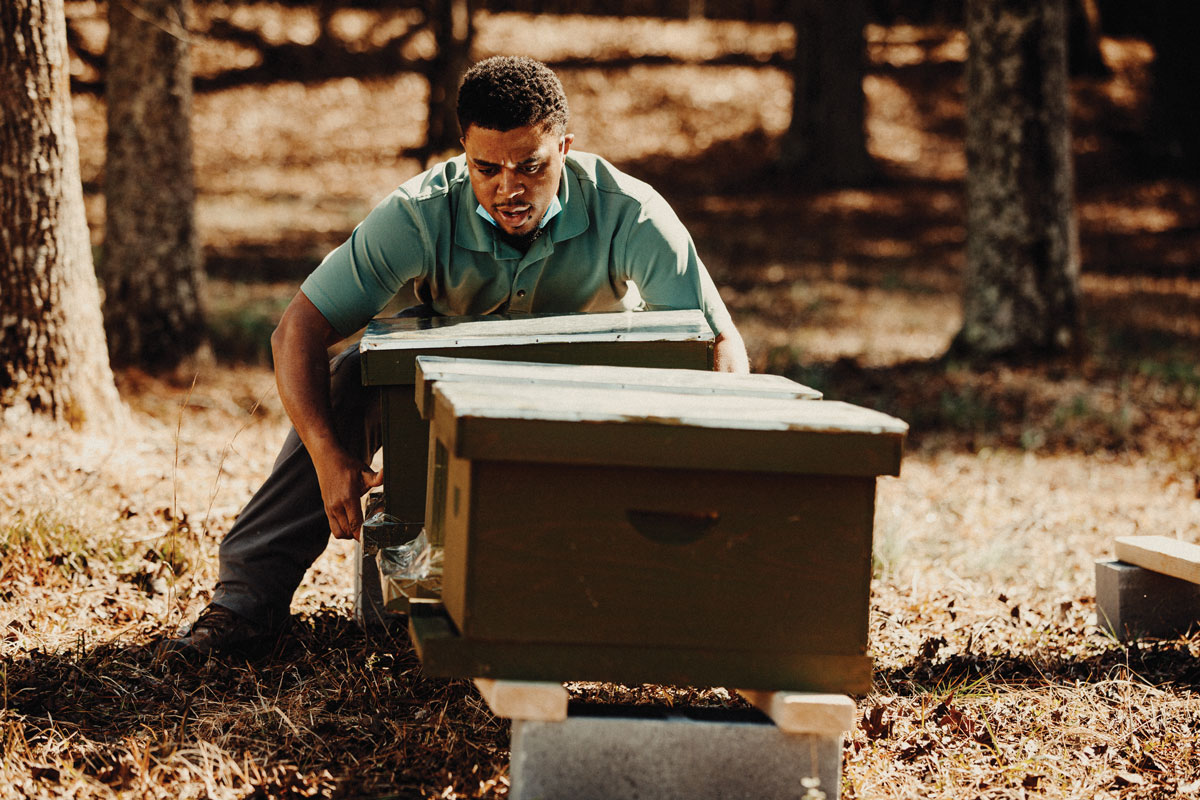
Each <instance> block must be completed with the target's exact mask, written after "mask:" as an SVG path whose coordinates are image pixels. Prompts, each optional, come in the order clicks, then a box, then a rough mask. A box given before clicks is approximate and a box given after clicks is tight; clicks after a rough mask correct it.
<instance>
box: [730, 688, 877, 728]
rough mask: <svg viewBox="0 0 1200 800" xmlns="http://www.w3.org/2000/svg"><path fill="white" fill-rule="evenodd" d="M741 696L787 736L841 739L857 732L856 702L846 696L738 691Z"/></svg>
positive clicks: (756, 690)
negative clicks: (810, 735)
mask: <svg viewBox="0 0 1200 800" xmlns="http://www.w3.org/2000/svg"><path fill="white" fill-rule="evenodd" d="M738 694H740V695H741V696H742V697H744V698H745V699H746V701H747V702H748V703H750V705H752V706H754V707H755V708H757V709H758V710H759V711H761V712H763V713H764V714H766V715H767V716H768V717H770V718H771V721H772V722H774V723H775V726H776V727H777V728H779V730H781V731H783V732H784V733H815V734H817V735H820V736H840V735H841V734H844V733H849V732H850V731H852V730H854V717H855V706H854V701H853V700H851V699H850V698H849V697H847V696H846V695H844V694H815V693H811V692H785V691H779V692H766V691H762V690H761V689H739V690H738Z"/></svg>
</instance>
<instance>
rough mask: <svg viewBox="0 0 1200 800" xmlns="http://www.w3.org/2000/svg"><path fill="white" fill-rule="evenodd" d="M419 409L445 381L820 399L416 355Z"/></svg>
mask: <svg viewBox="0 0 1200 800" xmlns="http://www.w3.org/2000/svg"><path fill="white" fill-rule="evenodd" d="M416 381H417V389H416V402H417V408H418V409H420V411H421V416H423V417H426V418H428V416H429V414H430V413H431V412H432V410H433V408H432V407H433V388H434V386H435V385H439V384H444V383H447V382H455V383H463V382H476V383H483V384H486V385H488V386H495V385H497V384H520V385H537V386H565V387H571V386H575V387H589V388H591V387H595V388H604V389H628V390H635V391H659V392H667V393H672V394H698V395H721V396H724V397H762V398H775V399H781V400H819V399H821V393H820V392H818V391H817V390H816V389H812V388H810V387H808V386H805V385H803V384H800V383H796V382H795V381H791V380H788V379H787V378H785V377H783V376H782V375H764V374H754V375H741V374H734V373H728V372H710V371H706V370H700V369H661V368H651V367H614V366H600V365H592V364H587V365H584V364H544V363H530V362H524V361H490V360H482V359H475V358H446V357H442V356H420V357H418V358H417V375H416Z"/></svg>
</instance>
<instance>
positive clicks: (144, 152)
mask: <svg viewBox="0 0 1200 800" xmlns="http://www.w3.org/2000/svg"><path fill="white" fill-rule="evenodd" d="M189 6H190V0H137V2H136V3H132V2H128V0H112V2H110V3H109V4H108V20H109V36H108V72H107V82H106V86H107V101H108V139H107V142H106V145H107V152H108V156H107V160H106V162H105V184H104V194H105V198H106V212H105V219H106V221H105V233H104V257H103V261H102V262H101V265H100V274H101V276H102V277H103V280H104V286H105V298H104V323H105V328H106V330H107V331H108V344H109V354H110V355H111V357H112V360H113V363H115V364H119V365H133V364H136V365H139V366H144V367H148V368H151V369H165V368H170V367H173V366H175V365H176V364H177V363H178V362H179V361H180V360H181V359H183V358H184V357H186V356H188V355H189V354H191V353H193V352H195V350H196V349H197V348H198V347H200V346H201V345H202V344H203V343H204V341H205V327H204V314H203V307H202V303H201V292H202V285H203V273H202V271H201V264H200V255H199V248H198V245H197V239H196V229H195V223H194V208H195V197H196V193H195V185H194V177H193V166H192V135H191V113H192V81H191V68H190V66H189V64H188V34H187V28H186V20H187V14H188V10H189Z"/></svg>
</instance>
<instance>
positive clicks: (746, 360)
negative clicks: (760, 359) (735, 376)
mask: <svg viewBox="0 0 1200 800" xmlns="http://www.w3.org/2000/svg"><path fill="white" fill-rule="evenodd" d="M713 370H714V371H716V372H741V373H747V372H749V371H750V357H749V356H747V355H746V344H745V342H743V341H742V335H741V334H740V333H738V332H737V330H736V329H733V328H730V329H729V330H727V331H725V332H724V333H719V334H717V340H716V341H715V342H714V343H713Z"/></svg>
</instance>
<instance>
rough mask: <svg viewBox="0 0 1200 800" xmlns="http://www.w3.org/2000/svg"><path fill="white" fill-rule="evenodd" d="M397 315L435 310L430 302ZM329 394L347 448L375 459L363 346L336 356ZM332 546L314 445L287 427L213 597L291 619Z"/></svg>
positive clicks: (376, 428) (235, 530)
mask: <svg viewBox="0 0 1200 800" xmlns="http://www.w3.org/2000/svg"><path fill="white" fill-rule="evenodd" d="M397 316H401V317H429V316H433V313H432V311H431V309H429V308H428V307H427V306H414V307H412V308H408V309H405V310H404V311H402V312H401V313H400V314H398V315H397ZM330 399H331V400H332V403H333V416H334V420H335V425H336V430H337V435H338V438H339V440H340V441H341V442H342V444H343V446H345V448H346V450H347V452H349V453H351V454H354V455H357V456H359V457H361V458H362V460H363V462H364V463H369V462H370V460H371V458H372V457H374V455H375V453H376V451H378V450H379V447H380V429H381V423H380V418H379V390H378V389H376V388H367V387H365V386H363V385H362V367H361V357H360V355H359V352H358V345H357V344H355V345H351V346H350V347H347V348H346V349H345V350H343V351H342V352H341V353H339V354H338V355H337V356H336V357H335V358H334V359H333V360H332V361H331V362H330ZM327 544H329V521H328V520H327V519H326V517H325V505H324V502H323V501H322V500H321V487H320V484H319V483H318V482H317V472H316V469H315V468H314V467H313V463H312V459H311V458H309V455H308V450H306V449H305V448H304V443H303V442H301V441H300V437H299V435H297V433H296V429H295V428H292V429H291V431H289V432H288V435H287V439H286V440H285V441H284V443H283V449H282V450H281V451H280V453H279V457H278V458H276V459H275V466H274V467H272V468H271V474H270V475H269V476H268V477H267V480H266V482H265V483H263V485H262V487H261V488H260V489H259V490H258V491H257V492H256V493H255V495H254V497H252V498H250V502H248V503H247V504H246V507H245V508H243V509H242V513H241V514H239V515H238V518H237V520H236V521H235V522H234V523H233V527H232V528H230V529H229V533H227V534H225V539H224V540H223V541H222V542H221V549H220V554H219V561H220V564H219V570H218V573H217V588H216V591H215V592H214V593H213V598H212V601H213V602H214V603H216V604H218V605H222V606H225V607H226V608H228V609H230V610H231V611H233V612H235V613H236V614H238V615H239V616H242V617H245V618H246V619H248V620H250V621H252V622H254V623H256V624H258V625H264V626H268V627H273V626H275V625H278V624H280V623H282V622H283V621H284V620H286V619H287V617H288V615H289V613H290V609H291V603H292V595H293V594H295V592H296V589H297V587H299V586H300V581H301V580H303V579H304V573H305V572H306V571H307V570H308V568H309V567H310V566H312V563H313V562H314V561H316V560H317V556H319V555H321V553H322V552H324V550H325V546H326V545H327Z"/></svg>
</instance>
